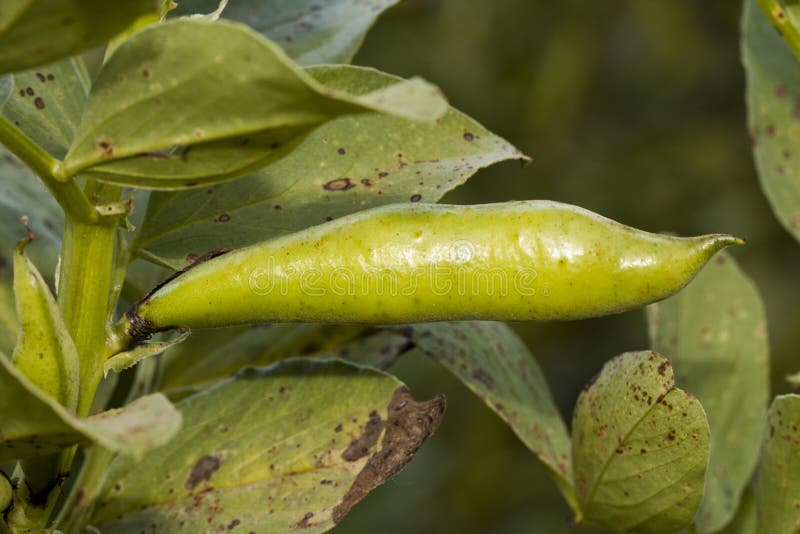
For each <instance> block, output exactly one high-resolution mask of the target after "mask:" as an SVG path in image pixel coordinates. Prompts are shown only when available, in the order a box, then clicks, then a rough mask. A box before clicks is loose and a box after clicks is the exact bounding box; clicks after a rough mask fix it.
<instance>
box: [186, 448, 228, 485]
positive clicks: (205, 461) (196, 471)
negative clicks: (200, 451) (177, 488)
mask: <svg viewBox="0 0 800 534" xmlns="http://www.w3.org/2000/svg"><path fill="white" fill-rule="evenodd" d="M221 464H222V462H220V460H219V458H217V457H216V456H210V455H208V454H207V455H205V456H203V457H202V458H200V459H199V460H197V463H195V464H194V467H192V471H191V472H190V473H189V478H187V479H186V483H185V484H184V485H183V487H185V488H186V489H187V490H189V491H192V490H193V489H194V488H196V487H197V485H198V484H200V483H201V482H203V481H208V480H210V479H211V475H213V474H214V473H216V472H217V470H219V467H220V465H221Z"/></svg>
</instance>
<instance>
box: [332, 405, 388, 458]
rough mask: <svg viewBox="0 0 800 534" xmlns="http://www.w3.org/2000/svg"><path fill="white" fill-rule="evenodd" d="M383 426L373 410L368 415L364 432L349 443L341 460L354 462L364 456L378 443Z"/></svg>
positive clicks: (379, 417)
mask: <svg viewBox="0 0 800 534" xmlns="http://www.w3.org/2000/svg"><path fill="white" fill-rule="evenodd" d="M383 426H384V425H383V419H381V416H380V415H378V412H376V411H374V410H373V411H372V412H371V413H370V414H369V420H368V421H367V424H366V425H365V426H364V431H363V432H362V433H361V435H360V436H359V437H357V438H356V439H354V440H353V441H351V442H350V445H348V446H347V448H346V449H345V450H344V452H343V453H342V459H343V460H346V461H348V462H354V461H356V460H358V459H359V458H363V457H364V456H366V455H367V454H368V453H369V451H370V449H372V447H374V446H375V444H376V443H377V442H378V438H379V437H380V435H381V432H382V431H383Z"/></svg>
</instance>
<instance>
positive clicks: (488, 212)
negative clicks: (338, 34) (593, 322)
mask: <svg viewBox="0 0 800 534" xmlns="http://www.w3.org/2000/svg"><path fill="white" fill-rule="evenodd" d="M736 243H742V241H741V240H740V239H737V238H735V237H732V236H729V235H722V234H714V235H706V236H700V237H692V238H681V237H672V236H666V235H659V234H651V233H647V232H643V231H641V230H636V229H634V228H631V227H628V226H625V225H622V224H619V223H617V222H614V221H612V220H610V219H606V218H605V217H602V216H600V215H597V214H595V213H592V212H590V211H587V210H585V209H582V208H578V207H575V206H569V205H565V204H560V203H557V202H551V201H521V202H506V203H500V204H484V205H476V206H450V205H442V204H398V205H390V206H384V207H380V208H376V209H370V210H365V211H361V212H358V213H356V214H353V215H350V216H346V217H342V218H341V219H338V220H336V221H332V222H329V223H325V224H322V225H320V226H316V227H313V228H309V229H308V230H305V231H302V232H298V233H295V234H290V235H287V236H283V237H279V238H276V239H272V240H269V241H266V242H263V243H260V244H258V245H254V246H250V247H247V248H243V249H239V250H236V251H234V252H230V253H227V254H224V255H221V256H219V257H214V258H212V259H209V260H207V261H203V262H200V263H198V264H196V265H194V266H192V267H191V268H189V269H187V270H185V271H184V272H181V273H179V274H178V275H176V276H175V277H174V278H173V279H171V280H168V281H167V282H165V283H164V284H162V285H161V286H160V287H158V288H156V289H155V290H153V291H152V292H151V293H150V294H148V295H147V296H146V297H145V298H143V299H142V300H141V301H140V302H139V303H137V304H136V305H135V306H134V307H133V308H131V309H130V310H129V311H128V313H127V314H126V317H125V319H124V320H123V323H124V324H123V325H122V326H123V327H124V328H125V329H126V330H127V335H129V336H131V337H133V338H134V339H141V338H143V337H146V336H147V335H149V334H150V333H152V332H155V331H160V330H165V329H169V328H172V327H179V326H180V327H189V328H206V327H218V326H228V325H234V324H252V323H274V322H298V321H301V322H322V323H363V324H402V323H409V322H422V321H443V320H448V321H449V320H466V319H486V320H489V319H491V320H531V319H536V320H547V319H581V318H587V317H596V316H601V315H607V314H612V313H619V312H622V311H625V310H630V309H633V308H639V307H641V306H644V305H646V304H648V303H650V302H654V301H657V300H660V299H663V298H665V297H668V296H670V295H672V294H674V293H675V292H677V291H678V290H679V289H681V288H682V287H683V286H684V285H686V284H687V283H688V282H689V281H690V280H691V279H692V277H693V276H694V275H695V274H696V273H697V272H698V271H699V269H700V268H701V267H702V266H703V265H704V264H705V262H706V261H708V259H709V258H710V257H711V256H712V255H713V254H714V253H715V252H717V251H718V250H720V249H722V248H724V247H726V246H728V245H731V244H736Z"/></svg>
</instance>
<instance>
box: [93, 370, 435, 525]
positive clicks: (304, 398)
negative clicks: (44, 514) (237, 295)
mask: <svg viewBox="0 0 800 534" xmlns="http://www.w3.org/2000/svg"><path fill="white" fill-rule="evenodd" d="M178 407H179V409H180V410H181V412H182V414H183V417H184V421H185V429H184V431H183V432H182V433H181V434H180V436H179V437H178V439H176V440H174V441H172V442H171V443H169V444H167V445H166V446H164V447H162V448H160V449H158V450H157V451H154V452H153V453H151V454H150V455H149V456H148V462H147V464H145V465H138V466H137V465H134V464H132V463H131V462H130V461H127V460H125V459H122V458H120V459H119V460H117V461H115V462H114V463H113V464H112V466H111V472H110V474H109V482H110V484H111V485H110V487H109V488H107V491H106V493H105V495H104V496H102V497H101V501H100V502H99V505H98V507H97V509H96V513H95V516H94V517H93V519H92V525H93V526H95V527H96V528H98V529H100V530H102V531H103V532H122V533H124V532H138V531H139V529H142V528H144V529H149V528H150V525H151V524H157V525H158V528H159V529H162V530H163V531H167V532H171V531H175V530H178V529H179V528H184V529H185V530H186V531H187V532H205V531H207V530H209V528H211V529H234V528H237V529H238V530H241V531H243V532H252V531H255V532H259V533H272V532H275V533H278V532H289V531H292V530H298V529H302V530H304V531H309V532H323V531H325V530H328V529H330V528H332V527H333V526H334V525H335V524H336V523H338V522H339V520H341V518H342V517H343V516H344V515H345V514H346V513H347V512H348V511H349V509H350V508H351V507H352V506H353V505H354V504H355V503H357V502H358V501H359V500H361V498H362V497H364V495H366V493H368V492H369V491H371V490H372V489H374V488H375V487H377V486H378V485H380V484H382V483H383V482H384V481H385V480H386V479H387V478H389V477H391V476H392V475H394V474H395V473H397V472H398V471H399V470H400V469H402V468H403V467H404V466H405V465H406V464H407V463H408V462H409V461H410V460H411V459H412V457H413V456H414V453H415V452H416V451H417V449H418V448H419V447H420V446H421V445H422V443H423V442H424V441H425V439H426V438H427V437H428V436H430V435H431V434H432V433H433V432H434V431H435V430H436V428H437V427H438V425H439V423H440V421H441V418H442V414H443V412H444V397H442V396H437V397H436V398H435V399H433V400H431V401H427V402H416V401H414V400H413V399H412V398H411V395H410V393H409V392H408V389H407V388H406V387H405V386H403V385H402V383H400V382H399V381H398V380H397V379H395V378H393V377H391V376H388V375H384V374H382V373H379V372H377V371H373V370H369V369H365V368H358V367H354V366H351V365H346V364H344V363H342V362H337V361H326V362H320V361H303V360H293V361H286V362H282V363H280V364H278V365H275V366H272V367H270V368H267V369H260V370H259V369H253V368H251V369H249V370H246V371H244V372H243V373H241V374H240V375H238V376H237V377H236V379H234V380H229V381H226V382H224V383H221V384H219V385H218V386H216V387H214V388H212V389H210V390H208V391H206V392H203V393H200V394H198V395H194V396H192V397H189V398H187V399H185V400H184V401H182V402H181V403H179V404H178Z"/></svg>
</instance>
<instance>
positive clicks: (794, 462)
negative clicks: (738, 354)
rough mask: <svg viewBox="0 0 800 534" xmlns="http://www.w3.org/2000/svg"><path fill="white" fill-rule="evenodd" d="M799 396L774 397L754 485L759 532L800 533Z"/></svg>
mask: <svg viewBox="0 0 800 534" xmlns="http://www.w3.org/2000/svg"><path fill="white" fill-rule="evenodd" d="M798 427H800V395H780V396H778V397H775V400H774V401H772V406H770V409H769V413H768V415H767V434H766V437H765V438H764V445H763V449H762V453H761V465H760V468H759V474H758V482H757V484H756V516H757V517H758V527H759V529H758V532H797V531H798V530H800V506H798V503H800V434H798Z"/></svg>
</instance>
